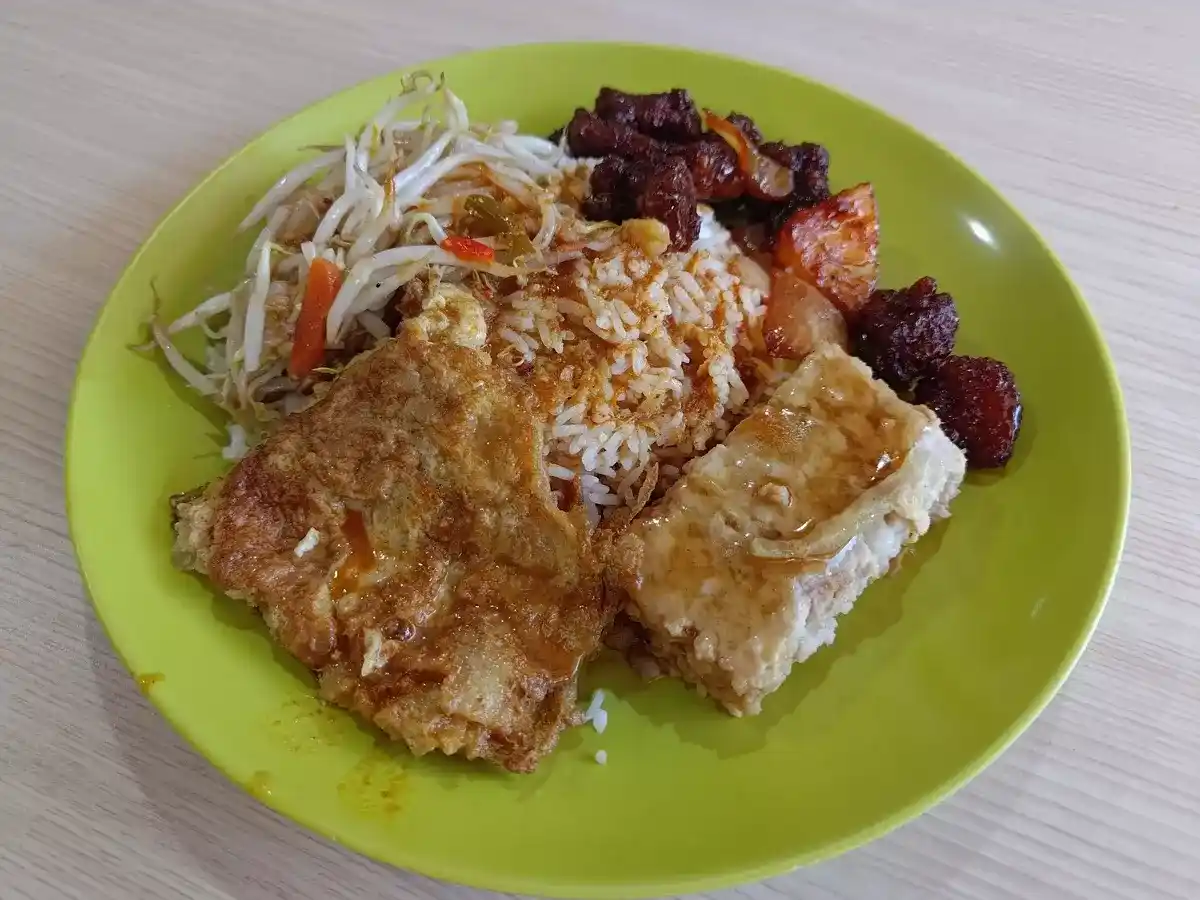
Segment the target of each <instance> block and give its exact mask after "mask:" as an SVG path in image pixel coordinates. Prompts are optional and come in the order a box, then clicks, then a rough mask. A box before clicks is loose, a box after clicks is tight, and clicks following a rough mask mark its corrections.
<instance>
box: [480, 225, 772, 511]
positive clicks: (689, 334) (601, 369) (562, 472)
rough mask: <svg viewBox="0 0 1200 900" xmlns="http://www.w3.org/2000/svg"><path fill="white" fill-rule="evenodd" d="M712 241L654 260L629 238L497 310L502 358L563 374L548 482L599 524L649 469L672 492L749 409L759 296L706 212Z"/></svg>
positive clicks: (548, 431)
mask: <svg viewBox="0 0 1200 900" xmlns="http://www.w3.org/2000/svg"><path fill="white" fill-rule="evenodd" d="M702 236H703V238H704V240H703V241H701V242H697V245H696V247H693V249H692V250H690V251H688V252H684V253H675V252H667V253H663V254H661V255H659V256H652V255H649V254H647V253H646V252H645V251H644V250H643V249H642V247H641V246H639V245H638V244H637V243H636V242H635V241H632V240H629V239H628V238H627V237H625V236H624V235H621V236H620V237H619V239H618V240H616V241H611V242H609V245H608V246H607V247H606V248H605V249H603V250H601V251H600V252H598V253H593V254H589V255H588V256H586V257H584V258H580V259H575V260H572V261H568V262H565V263H563V264H562V265H561V266H560V267H559V271H558V272H557V273H556V274H555V276H554V282H553V285H546V284H542V285H541V287H540V288H539V286H538V281H537V278H536V277H535V278H533V279H529V280H524V283H523V284H522V287H521V288H520V289H519V290H517V291H514V292H513V293H511V294H509V295H508V296H506V297H502V298H500V300H499V301H498V307H499V311H498V315H497V318H496V321H495V324H494V325H493V328H492V335H493V339H492V342H491V343H492V349H493V351H494V352H500V353H501V354H502V357H503V355H504V354H506V355H507V357H508V358H510V359H512V361H513V362H514V363H516V364H525V365H529V364H531V363H533V362H534V361H540V362H543V363H546V364H548V365H550V366H553V365H560V366H561V369H560V370H559V371H558V372H557V376H556V377H557V380H558V382H559V383H560V385H561V388H562V391H563V393H564V394H565V396H564V397H562V399H561V400H560V401H559V402H557V403H556V404H555V405H554V406H553V408H552V409H550V410H548V415H547V424H546V426H545V447H546V463H547V472H548V474H549V476H550V479H551V487H552V489H553V490H555V491H562V490H563V488H564V486H565V485H566V484H567V483H570V482H574V483H575V484H576V486H577V487H578V490H579V495H580V496H581V497H582V499H583V501H584V504H585V507H586V508H587V510H588V512H589V515H590V516H591V518H592V520H593V521H597V520H598V519H599V518H600V517H601V516H602V515H603V513H604V511H605V510H606V509H612V508H615V507H619V506H623V505H627V504H630V503H632V502H633V500H634V498H635V497H636V496H637V491H638V488H639V486H640V483H641V477H642V475H643V474H644V473H645V472H646V470H647V467H648V464H649V463H650V462H652V461H656V462H659V463H660V465H661V466H662V468H661V469H660V471H659V480H660V483H661V484H662V485H663V487H664V488H665V486H667V485H669V484H670V483H671V482H672V481H673V480H674V479H675V478H677V477H678V472H679V467H680V466H681V465H682V463H684V462H686V461H687V460H688V459H690V458H691V457H693V456H695V455H696V454H698V453H702V452H703V451H704V450H706V449H707V448H708V446H710V444H711V443H712V442H713V441H714V440H719V439H720V438H722V437H724V435H725V434H726V433H728V430H729V429H730V428H731V427H732V425H733V424H734V423H735V422H736V421H737V419H738V418H739V417H740V415H741V414H742V413H743V412H744V411H745V410H746V409H747V407H748V404H749V401H750V393H749V391H748V390H747V386H746V385H745V384H744V383H743V381H742V377H741V375H740V373H739V372H738V368H737V366H736V364H735V356H734V349H735V348H737V347H739V346H740V347H741V350H740V351H739V352H742V353H743V355H745V356H750V355H759V356H761V353H759V354H755V346H754V345H755V338H754V335H755V334H756V333H757V329H758V327H759V325H760V323H761V318H762V313H763V307H762V292H761V290H759V289H758V288H757V287H753V286H751V285H750V284H748V283H745V282H743V280H742V278H741V277H740V276H739V274H738V271H739V267H740V266H743V265H746V264H747V262H746V259H745V257H744V256H742V254H741V253H740V251H739V250H738V249H737V248H736V246H735V245H734V244H733V242H732V241H731V239H730V236H729V232H728V231H726V230H725V229H724V228H723V227H722V226H721V225H720V224H718V223H717V222H716V221H715V220H714V219H713V218H712V214H711V212H710V211H708V210H704V216H703V226H702ZM697 247H699V249H697ZM564 285H566V286H567V287H566V289H564V287H563V286H564ZM564 294H565V295H566V296H564ZM760 340H761V339H759V341H760ZM573 343H574V344H575V345H577V347H578V348H579V352H580V353H582V352H583V350H582V348H583V347H584V346H586V347H587V348H590V350H589V352H590V353H591V356H590V357H589V358H586V359H585V361H584V364H583V365H582V366H580V365H579V360H578V354H576V355H569V354H567V351H568V349H569V348H570V346H571V345H572V344H573ZM568 355H569V357H570V358H569V359H568V358H567V356H568Z"/></svg>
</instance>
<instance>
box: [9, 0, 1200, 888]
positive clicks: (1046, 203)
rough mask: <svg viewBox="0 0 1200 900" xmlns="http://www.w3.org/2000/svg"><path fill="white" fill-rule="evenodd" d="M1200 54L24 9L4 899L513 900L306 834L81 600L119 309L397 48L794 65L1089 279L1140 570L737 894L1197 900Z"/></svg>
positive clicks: (516, 12) (979, 23) (1170, 40)
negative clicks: (932, 792)
mask: <svg viewBox="0 0 1200 900" xmlns="http://www.w3.org/2000/svg"><path fill="white" fill-rule="evenodd" d="M335 9H336V10H337V12H336V14H335V12H334V10H335ZM1198 36H1200V7H1197V5H1196V4H1194V3H1184V2H1180V0H1142V2H1133V0H1119V2H1118V0H1104V2H1092V3H1084V2H1070V3H1053V4H1050V3H1038V2H1033V0H1021V2H1011V3H993V4H959V3H951V2H948V0H947V2H920V3H896V2H893V3H887V2H868V0H857V2H856V0H847V2H843V3H840V4H829V5H822V6H821V7H820V8H818V7H815V6H812V5H809V4H784V3H781V2H779V0H775V2H773V3H767V2H761V0H737V2H736V3H729V4H725V3H720V4H718V3H715V2H706V3H703V4H693V3H687V2H685V0H671V2H662V0H660V2H657V3H649V2H646V0H620V2H612V0H609V2H607V3H606V4H597V3H594V2H592V3H583V2H578V0H558V2H555V3H539V2H526V0H508V2H504V3H488V4H483V3H471V2H464V0H438V2H436V3H427V4H420V5H418V4H414V3H411V2H407V3H406V2H400V0H393V2H378V3H370V2H363V0H357V2H345V3H340V4H335V3H331V2H328V0H326V2H316V0H300V2H291V3H282V2H273V3H268V2H260V3H257V4H242V3H236V2H233V0H200V2H194V3H190V4H174V3H150V2H133V0H126V2H122V3H119V4H114V3H109V4H103V5H102V4H99V3H74V4H70V5H68V4H58V3H34V2H26V0H7V2H5V3H4V4H2V5H0V98H2V99H0V273H2V277H0V301H2V306H0V311H2V317H0V360H2V361H3V364H2V365H3V369H2V372H3V374H2V375H0V454H2V457H3V465H2V468H0V897H4V898H10V897H12V898H15V897H30V898H35V900H51V898H76V897H80V898H83V897H86V898H89V900H92V898H96V900H118V898H120V900H126V898H142V897H146V898H174V897H198V898H236V900H268V898H272V900H273V898H322V900H349V898H355V900H358V898H372V897H390V898H402V900H416V898H436V900H466V898H478V897H483V896H484V895H483V894H480V893H479V892H473V891H469V890H466V889H462V888H457V887H452V886H446V885H440V884H435V883H433V882H430V881H428V880H425V879H422V878H419V877H416V876H412V875H407V874H403V873H400V872H397V871H394V870H391V869H388V868H386V867H384V866H380V865H377V864H375V863H372V862H370V861H367V860H365V859H363V858H361V857H358V856H355V855H353V854H351V853H348V852H346V851H344V850H342V849H340V848H338V847H336V846H334V845H332V844H330V843H328V842H326V841H324V840H322V839H319V838H317V837H314V836H313V835H311V834H309V833H307V832H305V831H303V830H301V829H300V828H298V827H296V826H293V825H292V824H290V823H288V822H286V821H284V820H282V819H280V818H279V817H277V816H275V815H273V814H272V813H270V812H269V811H267V810H266V809H264V808H263V807H261V806H260V805H258V804H257V803H255V802H254V801H253V800H252V799H250V798H249V797H248V796H247V795H246V794H244V793H243V792H242V791H241V790H239V789H237V788H236V787H234V786H233V785H231V784H229V783H228V782H226V781H225V780H224V778H223V777H222V776H221V775H219V774H218V773H216V772H215V771H214V770H213V769H212V768H210V767H209V766H208V764H207V763H205V762H204V761H203V760H202V759H201V758H199V757H198V756H197V755H195V754H194V753H193V752H192V751H191V750H190V749H189V748H187V747H186V746H185V745H184V744H183V742H182V741H181V739H180V738H179V737H178V736H176V735H175V734H174V733H173V732H172V731H171V730H170V729H169V728H168V727H167V726H166V725H165V724H164V722H163V721H161V720H160V719H159V718H158V716H157V714H156V713H154V712H153V710H152V709H151V708H150V707H149V706H148V705H147V704H146V703H145V701H144V700H143V699H142V698H141V697H140V695H139V694H138V693H137V691H136V690H135V689H134V687H133V684H132V682H131V680H130V678H129V677H128V676H127V675H126V674H125V673H124V671H123V670H122V668H121V666H120V664H119V663H118V662H117V661H116V660H115V658H114V656H113V654H112V651H111V650H110V648H109V645H108V642H107V640H106V639H105V637H104V635H103V633H102V632H101V631H100V630H99V628H98V626H97V625H96V622H95V619H94V617H93V616H92V613H91V611H90V609H89V607H88V605H87V603H86V601H85V600H84V598H83V595H82V592H81V588H80V583H79V579H78V576H77V574H76V570H75V566H74V560H73V557H72V554H71V549H70V545H69V542H68V538H67V533H66V524H65V519H64V516H63V512H62V501H61V496H62V485H61V478H60V465H61V464H60V446H61V435H62V429H63V422H64V416H65V411H66V405H67V397H68V391H69V388H70V384H71V379H72V375H73V369H74V362H75V360H76V359H77V358H78V354H79V352H80V349H81V347H82V345H83V341H84V339H85V337H86V334H87V331H88V328H89V325H90V323H91V319H92V317H93V316H94V315H95V313H96V311H97V310H98V308H99V307H100V304H101V303H102V302H103V299H104V297H105V294H106V293H107V291H108V289H109V288H110V286H111V285H112V283H113V282H114V280H115V279H116V277H117V275H118V273H119V272H120V270H121V268H122V267H123V266H124V264H125V262H126V260H127V259H128V257H129V256H130V254H131V253H132V252H133V250H134V249H135V248H136V247H137V245H138V244H139V243H140V242H141V241H142V240H143V238H144V237H145V236H146V235H147V233H148V232H149V230H150V228H151V227H152V225H153V223H154V222H155V221H156V220H157V219H158V218H159V217H160V216H161V215H162V214H163V213H165V212H166V211H167V210H168V209H169V208H170V207H171V205H172V204H173V203H174V202H175V201H176V199H177V198H178V197H179V196H180V195H181V194H182V193H183V192H184V191H185V190H186V189H187V188H188V187H189V186H190V185H191V184H193V183H194V182H195V181H196V180H197V179H198V178H199V177H201V176H202V175H203V174H204V173H205V172H206V171H207V170H209V169H210V168H212V167H213V166H214V165H215V164H216V163H217V162H219V161H220V160H221V159H222V158H224V157H225V156H226V155H227V154H229V153H230V152H232V151H233V150H235V149H236V148H238V147H239V146H240V145H241V144H242V143H244V142H245V141H246V140H247V139H249V138H250V137H252V136H253V135H255V134H256V133H258V132H260V131H261V130H263V129H264V128H265V127H266V126H268V125H269V124H270V123H271V122H273V121H275V120H276V119H278V118H280V117H281V116H283V115H285V114H287V113H289V112H291V111H293V110H295V109H297V108H299V107H300V106H302V105H304V104H306V103H308V102H310V101H311V100H313V99H316V98H318V97H321V96H324V95H326V94H329V93H331V92H332V91H334V90H337V89H340V88H342V87H345V86H347V85H349V84H352V83H354V82H356V81H359V80H361V79H364V78H367V77H370V76H374V75H377V74H380V73H382V72H385V71H387V70H389V69H391V68H393V67H395V66H396V65H398V64H400V63H403V62H409V61H412V60H414V59H418V58H428V57H433V56H438V55H442V54H445V53H449V52H453V51H457V50H461V49H466V48H469V47H477V46H483V45H488V44H496V43H509V42H515V41H524V40H537V39H559V38H623V39H628V38H636V39H642V40H653V41H659V42H665V43H682V44H690V45H694V46H699V47H705V48H713V49H719V50H724V51H727V52H731V53H735V54H739V55H742V56H747V57H751V58H756V59H761V60H765V61H769V62H772V63H776V64H779V65H782V66H785V67H788V68H792V69H795V70H797V71H801V72H804V73H806V74H809V75H812V76H814V77H816V78H819V79H822V80H824V81H826V82H829V83H832V84H835V85H838V86H840V87H842V88H845V89H847V90H849V91H851V92H853V93H855V94H858V95H860V96H862V97H864V98H866V99H868V100H871V101H873V102H875V103H877V104H879V105H881V106H883V107H884V108H885V109H887V110H889V111H890V112H892V113H894V114H896V115H899V116H901V117H903V118H906V119H908V120H909V121H910V122H912V123H913V124H915V125H916V126H917V127H918V128H920V129H922V130H924V131H925V132H927V133H929V134H931V135H933V136H934V137H936V138H938V139H939V140H941V141H943V142H944V143H946V144H947V145H949V146H950V147H951V148H952V149H953V150H954V151H955V152H957V153H958V154H959V155H961V156H962V157H964V158H965V159H967V160H968V161H969V162H970V163H972V164H973V165H974V166H975V167H976V168H978V169H979V170H980V171H981V172H982V173H983V174H984V175H985V176H987V177H988V178H990V179H991V180H992V181H993V182H994V183H995V184H997V185H998V186H999V187H1000V188H1001V190H1003V191H1004V192H1005V193H1006V194H1008V196H1009V197H1011V198H1012V199H1013V200H1014V201H1015V202H1016V203H1017V205H1018V206H1020V208H1021V209H1022V210H1023V211H1024V212H1025V213H1026V214H1027V215H1028V216H1029V217H1030V218H1031V219H1032V220H1033V222H1034V223H1035V224H1036V225H1037V226H1038V227H1039V228H1040V229H1041V230H1042V232H1043V233H1044V234H1045V235H1046V236H1047V237H1048V238H1049V240H1050V242H1051V243H1052V245H1053V246H1054V247H1055V248H1056V249H1057V251H1058V252H1059V253H1060V254H1061V256H1062V257H1063V259H1064V260H1065V262H1066V263H1067V265H1068V266H1069V268H1070V269H1071V271H1072V272H1073V273H1074V275H1075V277H1076V279H1077V280H1078V282H1079V284H1080V285H1081V287H1082V288H1083V290H1084V293H1085V294H1086V295H1087V297H1088V298H1089V300H1090V302H1091V304H1092V306H1093V308H1094V309H1095V311H1096V313H1097V315H1098V316H1099V319H1100V321H1101V323H1102V325H1103V328H1104V331H1105V333H1106V336H1107V338H1108V341H1109V343H1110V346H1111V348H1112V350H1113V352H1114V354H1115V356H1116V358H1117V362H1118V366H1119V369H1120V374H1121V378H1122V383H1123V386H1124V390H1125V398H1126V402H1127V404H1128V408H1129V418H1130V422H1131V425H1132V429H1133V445H1134V466H1135V479H1134V499H1133V513H1132V519H1131V522H1130V528H1129V537H1128V542H1127V546H1126V553H1125V558H1124V562H1123V565H1122V568H1121V573H1120V577H1119V579H1118V583H1117V586H1116V589H1115V591H1114V594H1113V597H1112V602H1111V604H1110V606H1109V609H1108V612H1107V613H1106V614H1105V617H1104V619H1103V621H1102V622H1101V625H1100V628H1099V631H1098V632H1097V634H1096V638H1095V641H1094V643H1093V645H1092V647H1091V648H1090V650H1089V651H1088V652H1087V654H1086V655H1085V657H1084V658H1083V661H1082V662H1081V663H1080V665H1079V667H1078V668H1077V670H1076V672H1075V674H1074V675H1073V677H1072V678H1071V680H1070V681H1069V683H1068V684H1067V686H1066V687H1065V689H1064V690H1063V692H1062V694H1061V695H1060V696H1059V698H1058V699H1057V700H1055V701H1054V703H1053V704H1052V705H1051V707H1050V708H1049V710H1048V711H1047V712H1046V713H1045V715H1044V716H1042V717H1041V719H1039V721H1038V722H1037V723H1036V724H1035V725H1034V726H1033V727H1032V728H1031V729H1030V730H1029V731H1028V733H1027V734H1026V735H1025V736H1023V737H1022V738H1021V739H1020V740H1019V741H1018V742H1017V744H1016V745H1015V746H1014V747H1013V748H1012V749H1011V750H1010V751H1009V752H1008V753H1006V754H1005V755H1004V757H1003V758H1002V759H1001V760H1000V761H999V762H998V763H996V764H995V765H994V766H992V767H991V768H990V769H989V770H988V771H987V772H986V773H985V774H984V775H982V776H981V777H980V778H978V779H977V780H975V781H974V782H973V783H972V784H971V785H970V786H969V787H967V788H966V789H964V790H963V791H961V792H960V793H959V794H958V795H957V796H955V797H954V798H952V799H951V800H950V801H948V802H946V803H944V804H942V805H941V806H939V807H938V808H937V809H935V810H934V811H932V812H931V813H928V814H927V815H925V816H923V817H921V818H920V819H918V820H917V821H915V822H913V823H912V824H910V825H908V826H906V827H904V828H901V829H900V830H898V831H897V832H895V833H893V834H892V835H890V836H889V837H887V838H885V839H883V840H881V841H878V842H876V843H874V844H872V845H870V846H868V847H866V848H864V849H861V850H859V851H856V852H853V853H850V854H848V855H846V856H844V857H842V858H840V859H837V860H835V861H832V862H830V863H827V864H824V865H820V866H817V867H814V868H811V869H808V870H804V871H801V872H797V873H794V874H792V875H790V876H787V877H784V878H779V879H775V880H773V881H771V882H767V883H763V884H760V885H755V886H751V887H747V888H744V889H742V890H740V891H733V892H727V893H723V894H719V895H712V896H714V897H715V896H719V897H721V898H723V900H732V898H734V897H744V898H748V900H768V898H777V897H804V898H872V900H873V898H888V900H894V898H931V897H947V898H971V900H982V898H1008V897H1013V898H1018V897H1019V898H1087V900H1098V898H1143V897H1145V898H1151V897H1154V898H1159V897H1162V898H1180V900H1187V898H1197V897H1200V542H1198V541H1197V537H1198V536H1200V516H1198V515H1197V512H1196V510H1197V509H1198V508H1200V485H1198V482H1197V477H1196V467H1197V462H1198V460H1200V426H1197V419H1198V418H1200V364H1198V362H1197V359H1198V357H1200V353H1197V350H1196V348H1197V345H1198V344H1200V298H1198V296H1197V294H1198V293H1200V212H1198V209H1200V156H1198V155H1197V154H1198V152H1200V151H1198V148H1200V54H1197V53H1196V49H1195V46H1196V44H1195V42H1196V39H1197V37H1198Z"/></svg>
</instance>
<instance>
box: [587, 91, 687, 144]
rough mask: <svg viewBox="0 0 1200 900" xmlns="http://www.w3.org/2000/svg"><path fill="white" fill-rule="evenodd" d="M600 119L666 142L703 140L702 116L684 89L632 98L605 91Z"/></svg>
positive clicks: (598, 112)
mask: <svg viewBox="0 0 1200 900" xmlns="http://www.w3.org/2000/svg"><path fill="white" fill-rule="evenodd" d="M596 115H598V116H599V117H600V118H602V119H606V120H608V121H610V122H620V123H621V124H622V125H628V126H631V127H633V128H636V129H637V130H638V131H640V132H641V133H642V134H646V135H649V136H650V137H655V138H660V139H662V140H667V141H690V140H694V139H696V138H698V137H699V136H700V113H699V111H698V110H697V109H696V104H695V103H693V102H692V97H691V94H689V93H688V92H687V91H685V90H683V89H681V88H676V89H675V90H671V91H664V92H663V93H661V94H629V93H626V92H625V91H618V90H616V89H615V88H610V87H603V88H600V93H599V94H598V95H597V96H596Z"/></svg>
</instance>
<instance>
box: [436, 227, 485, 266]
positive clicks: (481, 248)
mask: <svg viewBox="0 0 1200 900" xmlns="http://www.w3.org/2000/svg"><path fill="white" fill-rule="evenodd" d="M442 249H443V250H446V251H448V252H449V253H453V254H454V255H455V256H457V257H458V258H459V259H461V260H463V261H464V262H491V261H492V260H494V259H495V258H496V251H495V250H493V249H492V248H491V247H489V246H488V245H487V244H485V243H483V242H482V241H477V240H474V239H473V238H469V237H463V236H462V235H458V234H452V235H450V236H449V237H448V238H446V239H445V240H444V241H442Z"/></svg>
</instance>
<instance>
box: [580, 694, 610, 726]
mask: <svg viewBox="0 0 1200 900" xmlns="http://www.w3.org/2000/svg"><path fill="white" fill-rule="evenodd" d="M588 722H591V723H592V727H593V728H595V729H596V734H604V729H606V728H607V727H608V711H607V710H606V709H605V708H604V691H602V690H599V689H597V690H596V691H594V692H593V693H592V701H591V703H589V704H588V708H587V709H586V710H584V713H583V724H584V725H586V724H587V723H588Z"/></svg>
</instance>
